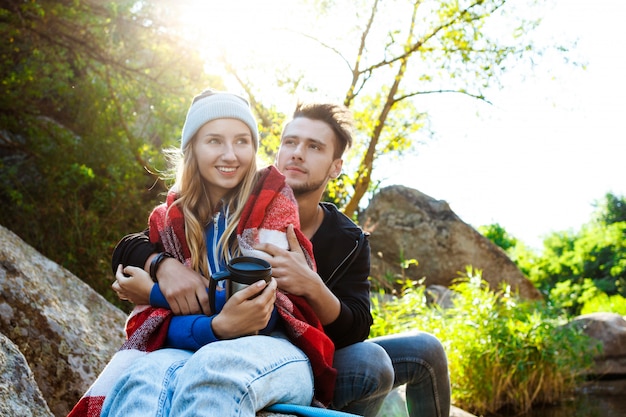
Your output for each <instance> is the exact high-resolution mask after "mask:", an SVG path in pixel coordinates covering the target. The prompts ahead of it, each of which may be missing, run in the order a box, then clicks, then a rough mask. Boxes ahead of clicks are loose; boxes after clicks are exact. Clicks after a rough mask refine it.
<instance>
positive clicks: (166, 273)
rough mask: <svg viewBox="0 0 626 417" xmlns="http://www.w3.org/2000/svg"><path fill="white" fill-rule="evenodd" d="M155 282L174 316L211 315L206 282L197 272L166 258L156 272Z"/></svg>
mask: <svg viewBox="0 0 626 417" xmlns="http://www.w3.org/2000/svg"><path fill="white" fill-rule="evenodd" d="M157 280H158V281H159V287H160V289H161V292H162V293H163V296H164V297H165V299H166V300H167V302H168V303H169V305H170V308H171V309H172V312H173V313H174V314H177V315H187V314H207V315H208V314H211V308H210V305H209V296H208V294H207V287H208V281H207V280H206V279H204V277H203V276H202V275H200V274H199V273H198V272H196V271H194V270H193V269H191V268H188V267H186V266H185V265H183V264H182V263H180V262H179V261H177V260H176V259H173V258H167V259H165V260H164V261H163V262H162V263H161V265H160V267H159V269H158V271H157Z"/></svg>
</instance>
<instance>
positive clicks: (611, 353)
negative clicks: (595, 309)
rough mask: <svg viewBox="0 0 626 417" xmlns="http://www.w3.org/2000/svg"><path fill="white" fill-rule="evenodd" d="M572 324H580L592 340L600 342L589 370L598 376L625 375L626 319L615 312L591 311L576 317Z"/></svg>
mask: <svg viewBox="0 0 626 417" xmlns="http://www.w3.org/2000/svg"><path fill="white" fill-rule="evenodd" d="M572 323H573V324H575V325H578V326H581V327H582V329H583V330H584V332H585V333H586V334H587V335H589V336H591V337H592V338H593V340H598V341H600V343H601V344H602V353H601V354H599V355H598V356H596V357H595V358H594V359H595V366H594V368H593V370H592V371H591V372H592V373H593V375H595V376H598V377H607V376H608V377H624V376H626V320H624V317H622V316H621V315H619V314H615V313H591V314H585V315H582V316H578V317H576V318H575V319H574V320H573V322H572Z"/></svg>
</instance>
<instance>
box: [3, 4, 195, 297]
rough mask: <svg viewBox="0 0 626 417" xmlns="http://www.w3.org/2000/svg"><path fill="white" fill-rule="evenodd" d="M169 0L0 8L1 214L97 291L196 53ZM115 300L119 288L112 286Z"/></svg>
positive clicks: (150, 182)
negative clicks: (176, 21) (188, 44)
mask: <svg viewBox="0 0 626 417" xmlns="http://www.w3.org/2000/svg"><path fill="white" fill-rule="evenodd" d="M171 6H172V5H171V4H168V3H167V2H161V3H159V4H158V5H153V4H151V3H146V2H136V1H104V2H100V1H60V2H59V1H42V0H39V1H28V2H23V1H17V0H9V1H5V2H3V3H2V6H1V7H2V8H0V35H1V36H2V39H5V40H6V41H5V42H2V43H1V44H0V80H1V83H0V86H1V87H0V88H1V89H2V90H1V91H2V94H0V201H1V202H2V207H3V210H2V214H1V215H0V224H2V225H4V226H5V227H9V228H11V230H13V231H14V232H15V233H17V234H18V235H20V236H21V237H22V238H23V239H24V240H25V241H27V242H28V243H29V244H31V245H32V246H34V247H35V248H37V249H38V250H39V251H41V252H42V253H44V254H45V255H46V256H48V257H49V258H51V259H52V260H54V261H56V262H57V263H59V264H61V265H63V266H65V267H67V268H68V269H70V270H71V271H72V272H74V273H75V274H76V275H78V276H79V277H81V278H83V279H84V280H85V281H86V282H88V283H89V284H90V285H91V286H92V287H94V288H95V289H96V290H98V291H99V292H100V293H102V294H107V292H108V291H110V289H109V285H110V279H109V278H108V277H110V276H111V272H110V266H109V260H110V255H111V250H112V248H113V245H114V244H115V243H116V242H117V240H118V239H119V238H120V237H121V236H123V234H125V233H127V232H128V231H133V230H140V229H142V228H143V227H145V225H146V218H147V217H146V216H147V214H148V213H149V210H150V208H151V207H152V206H153V205H154V204H155V203H156V202H157V201H158V199H160V198H162V197H161V196H160V194H161V193H162V192H163V191H164V190H165V184H163V183H162V182H160V181H159V180H158V178H157V176H156V175H154V174H155V173H157V172H158V171H160V170H162V169H163V168H164V166H165V162H164V160H163V157H162V156H161V153H160V152H159V151H160V149H161V147H162V146H164V145H172V144H175V143H176V142H177V137H178V136H179V132H180V123H181V120H183V118H184V114H185V111H186V108H187V106H188V102H189V98H190V97H191V94H192V92H194V93H195V92H197V91H198V88H199V87H198V85H202V86H204V85H206V82H207V77H206V76H205V75H204V70H203V63H202V61H201V60H200V59H199V57H198V56H197V53H196V52H195V51H192V50H189V49H188V48H185V47H184V45H185V44H184V43H182V42H180V39H179V35H178V34H177V33H176V31H175V30H174V29H172V28H170V27H169V26H164V25H163V22H168V24H169V23H170V22H171V20H167V19H166V18H168V19H171V18H172V17H173V13H172V9H171ZM112 298H113V299H116V298H117V297H112Z"/></svg>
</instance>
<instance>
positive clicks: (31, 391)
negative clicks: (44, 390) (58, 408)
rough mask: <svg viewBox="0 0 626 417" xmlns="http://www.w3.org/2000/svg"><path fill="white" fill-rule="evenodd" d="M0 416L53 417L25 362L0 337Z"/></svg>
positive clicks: (7, 342) (11, 343) (10, 344)
mask: <svg viewBox="0 0 626 417" xmlns="http://www.w3.org/2000/svg"><path fill="white" fill-rule="evenodd" d="M0 416H20V417H52V412H51V411H50V409H49V408H48V405H47V404H46V401H45V400H44V398H43V396H42V395H41V391H39V387H38V386H37V383H36V382H35V378H34V377H33V373H32V371H31V370H30V368H29V367H28V363H27V362H26V358H24V355H22V354H21V353H20V351H19V349H18V348H17V346H15V344H14V343H13V342H11V340H9V339H8V338H7V337H6V336H4V335H2V334H0Z"/></svg>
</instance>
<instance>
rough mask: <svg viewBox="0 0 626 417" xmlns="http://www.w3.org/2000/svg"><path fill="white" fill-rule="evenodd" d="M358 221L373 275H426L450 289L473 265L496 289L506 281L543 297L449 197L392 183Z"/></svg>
mask: <svg viewBox="0 0 626 417" xmlns="http://www.w3.org/2000/svg"><path fill="white" fill-rule="evenodd" d="M359 223H360V224H361V225H362V227H363V229H364V230H365V231H367V232H369V233H370V244H371V249H372V269H371V276H372V277H385V276H387V277H388V276H395V277H404V278H405V279H410V280H420V279H422V278H424V279H425V282H424V284H425V285H427V286H429V285H441V286H446V287H448V286H450V284H451V283H452V281H453V280H454V279H455V278H458V277H459V276H460V275H461V274H463V273H464V272H465V271H466V267H467V266H472V267H473V268H474V269H479V270H482V277H483V279H484V280H485V281H486V282H488V283H489V285H490V286H491V287H492V288H494V289H497V288H498V287H499V285H500V283H502V282H505V283H507V284H509V285H510V286H511V288H512V289H513V290H514V291H517V292H518V293H519V295H520V296H522V297H524V298H527V299H540V298H541V293H540V292H539V291H538V290H537V289H536V288H535V287H534V285H533V284H532V283H531V282H530V281H529V280H528V278H527V277H526V276H525V275H524V274H523V273H522V272H521V271H520V270H519V268H518V267H517V266H516V265H515V263H513V261H511V259H510V258H509V257H508V256H507V255H506V253H505V252H504V251H503V250H502V249H500V248H499V247H498V246H497V245H495V244H494V243H492V242H491V241H490V240H489V239H487V238H485V237H484V236H482V235H481V234H480V233H478V231H476V230H475V229H474V228H472V227H471V226H469V225H468V224H466V223H464V222H463V221H462V220H461V219H459V217H458V216H457V215H456V214H455V213H454V212H453V211H452V210H451V209H450V207H449V206H448V204H447V203H446V202H445V201H441V200H435V199H434V198H432V197H429V196H427V195H426V194H423V193H421V192H419V191H417V190H414V189H411V188H408V187H404V186H399V185H393V186H390V187H386V188H383V189H381V190H380V191H379V192H378V193H377V194H376V195H375V196H374V197H373V199H372V200H371V202H370V204H369V206H368V207H367V208H366V209H365V210H364V212H363V213H362V214H361V215H360V216H359ZM400 258H402V259H400ZM411 259H415V260H417V261H418V265H416V266H415V265H412V266H410V267H409V268H407V269H405V270H403V269H402V268H401V267H400V264H401V261H402V260H411Z"/></svg>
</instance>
